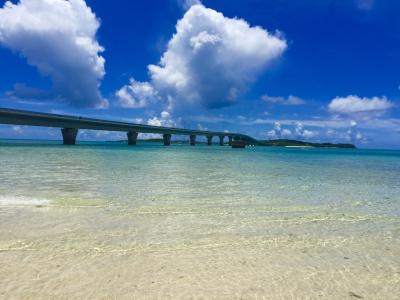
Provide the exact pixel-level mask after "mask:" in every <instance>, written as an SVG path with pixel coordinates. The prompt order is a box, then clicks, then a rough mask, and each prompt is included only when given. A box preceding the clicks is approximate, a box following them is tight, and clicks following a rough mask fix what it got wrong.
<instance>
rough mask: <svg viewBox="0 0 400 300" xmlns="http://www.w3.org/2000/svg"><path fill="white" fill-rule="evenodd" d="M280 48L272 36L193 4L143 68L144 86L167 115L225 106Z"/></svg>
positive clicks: (278, 39) (282, 44)
mask: <svg viewBox="0 0 400 300" xmlns="http://www.w3.org/2000/svg"><path fill="white" fill-rule="evenodd" d="M286 47H287V44H286V41H285V40H284V38H282V36H281V35H280V34H278V33H276V34H271V33H268V32H267V31H266V30H264V29H262V28H260V27H250V25H249V24H248V23H247V22H246V21H244V20H241V19H231V18H227V17H224V16H223V15H222V14H221V13H218V12H217V11H215V10H212V9H208V8H205V7H204V6H203V5H200V4H197V5H193V6H191V7H190V9H189V10H188V11H187V12H186V13H185V15H184V17H183V18H182V19H181V20H180V21H178V23H177V25H176V33H175V34H174V36H173V37H172V38H171V40H170V41H169V43H168V47H167V50H166V51H165V53H164V54H163V55H162V57H161V60H160V62H159V64H158V65H149V66H148V68H149V73H150V77H151V79H150V84H151V85H152V86H153V88H154V90H155V91H157V92H158V95H159V96H160V97H162V99H163V100H164V102H165V105H166V107H168V110H169V111H175V112H176V111H178V110H185V109H187V108H188V107H204V108H207V109H211V108H220V107H224V106H228V105H231V104H233V103H235V101H236V100H237V98H238V97H239V95H240V94H241V93H243V92H244V91H245V90H246V89H247V88H248V87H249V85H250V84H251V83H252V82H254V81H255V80H256V79H257V77H258V75H259V74H260V73H261V72H262V71H264V70H265V69H266V68H267V67H268V65H269V63H271V62H272V61H274V60H275V59H277V58H278V57H280V56H281V54H282V53H283V52H284V51H285V49H286Z"/></svg>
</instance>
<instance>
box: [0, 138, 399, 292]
mask: <svg viewBox="0 0 400 300" xmlns="http://www.w3.org/2000/svg"><path fill="white" fill-rule="evenodd" d="M0 166H1V170H0V217H1V218H0V219H1V221H0V239H1V242H0V260H3V262H4V261H6V260H7V261H8V264H2V266H0V282H3V284H2V283H0V287H2V289H1V290H3V291H4V295H6V296H16V297H18V296H26V295H28V296H31V297H41V296H45V297H46V296H47V297H59V296H60V295H61V296H66V297H67V298H68V297H70V296H72V295H76V293H78V295H79V293H81V294H80V295H81V296H82V297H83V296H85V297H86V296H88V295H92V296H94V297H97V296H98V297H114V296H115V297H118V298H121V297H124V296H135V297H139V298H140V297H144V298H146V297H148V298H157V297H162V298H175V297H178V298H191V297H195V298H197V297H207V298H208V297H214V298H227V299H228V298H232V297H244V298H257V297H258V298H259V297H264V296H265V295H266V294H268V295H269V296H270V297H271V298H277V299H282V298H285V297H287V298H290V297H291V296H294V297H296V296H299V297H309V298H318V297H321V296H324V297H326V298H332V299H335V298H336V299H337V297H335V296H338V295H339V298H346V297H350V298H351V297H354V296H352V294H356V295H359V296H362V297H365V298H371V299H377V297H378V296H379V297H378V298H380V299H383V298H385V299H396V298H398V296H400V273H399V270H400V260H399V255H398V253H400V237H399V236H400V226H399V224H400V179H399V178H400V151H389V150H351V149H312V148H304V149H302V148H269V147H250V148H247V149H244V150H243V149H231V148H230V147H227V146H225V147H220V146H212V147H207V146H204V145H198V146H196V147H190V146H187V145H173V146H171V147H164V146H161V145H157V144H142V145H138V146H137V147H128V146H126V145H120V144H117V143H92V144H80V145H77V146H72V147H70V146H62V145H59V144H58V143H56V142H28V141H25V142H18V141H5V140H3V141H0ZM61 254H62V255H61ZM27 259H29V261H30V266H29V268H28V269H27V265H26V264H24V263H22V262H21V261H24V260H25V262H26V260H27ZM10 261H11V262H13V263H12V264H11V263H10ZM53 262H54V264H56V265H64V264H63V262H69V265H73V266H74V271H72V270H71V268H69V267H67V266H65V268H64V269H62V267H61V270H57V267H56V265H54V264H53ZM55 262H57V263H55ZM128 265H131V266H132V267H131V268H128ZM39 266H46V269H45V270H43V269H41V267H39ZM104 268H106V269H107V271H106V272H105V269H104ZM21 270H24V274H25V275H24V276H22V278H21V277H19V278H20V279H19V280H17V279H16V278H18V276H20V272H21ZM88 270H90V271H88ZM88 272H89V273H88ZM18 274H19V275H18ZM38 274H39V275H40V276H39V275H38ZM49 274H51V278H52V280H51V282H50V283H49V281H48V280H47V281H46V278H47V279H48V276H50V275H49ZM88 274H91V275H90V276H89V275H88ZM118 274H119V275H120V277H117V276H118ZM121 274H122V275H121ZM35 276H39V277H38V278H39V279H38V284H36V285H33V284H32V278H33V277H35ZM180 276H183V277H181V278H180ZM35 278H36V277H35ZM67 278H68V279H69V280H70V282H69V283H68V284H64V285H63V284H61V282H64V283H65V280H66V279H67ZM115 278H119V283H116V282H115V281H114V279H115ZM2 279H3V280H5V281H3V280H2ZM94 279H96V281H93V280H94ZM16 280H17V281H16ZM288 280H290V282H291V283H289V282H288ZM132 281H135V282H136V284H133V283H132ZM4 282H5V283H4ZM15 282H18V284H16V283H15ZM239 282H240V283H239ZM2 285H3V286H2ZM16 286H19V289H15V288H16ZM21 286H22V287H21ZM101 286H108V287H109V288H108V289H101V288H100V287H101ZM116 286H118V287H119V288H118V289H116V288H115V287H116ZM121 286H123V289H122V290H121ZM39 287H40V288H39ZM54 287H57V289H58V292H56V291H55V290H54ZM72 292H74V293H75V294H71V293H72ZM57 293H60V294H57ZM127 298H129V297H127Z"/></svg>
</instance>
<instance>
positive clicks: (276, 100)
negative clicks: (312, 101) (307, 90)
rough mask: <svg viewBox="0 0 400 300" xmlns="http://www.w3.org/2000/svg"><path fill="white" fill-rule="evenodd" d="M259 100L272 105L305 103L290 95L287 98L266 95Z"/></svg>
mask: <svg viewBox="0 0 400 300" xmlns="http://www.w3.org/2000/svg"><path fill="white" fill-rule="evenodd" d="M261 99H262V100H263V101H265V102H267V103H268V104H272V105H303V104H306V101H305V100H303V99H301V98H300V97H296V96H293V95H290V96H288V97H272V96H268V95H263V96H261Z"/></svg>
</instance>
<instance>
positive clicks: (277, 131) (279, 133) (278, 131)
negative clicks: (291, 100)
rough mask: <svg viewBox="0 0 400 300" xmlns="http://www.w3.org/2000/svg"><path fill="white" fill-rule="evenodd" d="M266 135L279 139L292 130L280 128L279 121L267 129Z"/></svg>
mask: <svg viewBox="0 0 400 300" xmlns="http://www.w3.org/2000/svg"><path fill="white" fill-rule="evenodd" d="M267 135H268V137H269V138H272V139H281V138H288V137H290V136H291V135H292V132H291V131H290V130H289V129H286V128H282V125H281V123H279V122H275V124H274V128H273V129H272V130H270V131H268V133H267Z"/></svg>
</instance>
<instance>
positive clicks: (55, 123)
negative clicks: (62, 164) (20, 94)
mask: <svg viewBox="0 0 400 300" xmlns="http://www.w3.org/2000/svg"><path fill="white" fill-rule="evenodd" d="M0 124H12V125H28V126H42V127H56V128H61V133H62V137H63V143H64V145H75V143H76V136H77V134H78V130H79V129H90V130H107V131H122V132H126V133H127V139H128V145H136V141H137V137H138V134H139V133H157V134H162V135H163V141H164V145H165V146H169V145H171V136H172V135H173V134H175V135H186V136H189V143H190V145H192V146H194V145H195V144H196V137H197V136H205V137H207V144H208V145H209V146H210V145H212V140H213V138H214V137H218V139H219V145H221V146H223V145H224V139H225V138H226V137H227V138H228V142H229V144H231V143H232V140H238V141H243V142H245V143H246V144H248V145H250V144H253V145H255V144H257V140H255V139H254V138H252V137H250V136H247V135H244V134H240V133H229V132H218V131H205V130H191V129H183V128H172V127H161V126H151V125H142V124H134V123H125V122H116V121H108V120H99V119H91V118H83V117H74V116H66V115H57V114H47V113H38V112H30V111H23V110H15V109H6V108H0Z"/></svg>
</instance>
